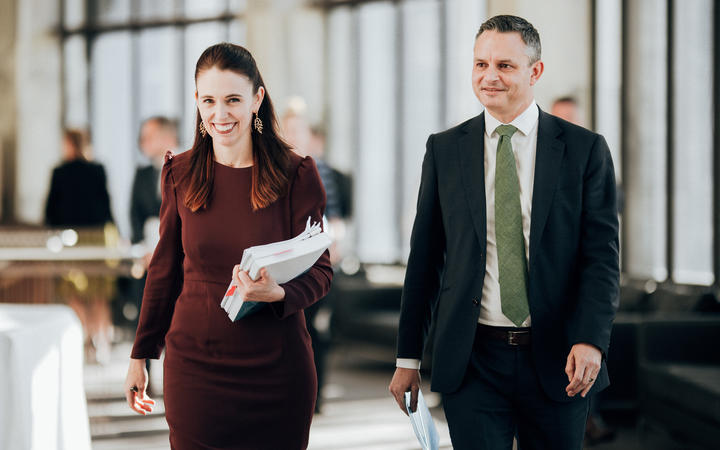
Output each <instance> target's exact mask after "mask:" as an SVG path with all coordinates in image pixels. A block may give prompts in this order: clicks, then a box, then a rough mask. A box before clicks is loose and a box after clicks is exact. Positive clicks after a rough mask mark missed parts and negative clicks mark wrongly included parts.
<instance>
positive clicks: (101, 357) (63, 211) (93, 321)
mask: <svg viewBox="0 0 720 450" xmlns="http://www.w3.org/2000/svg"><path fill="white" fill-rule="evenodd" d="M85 136H86V134H85V133H84V132H83V131H80V130H74V129H66V130H64V131H63V146H62V153H63V155H62V159H63V162H62V164H60V165H59V166H58V167H56V168H55V170H53V174H52V180H51V181H50V191H49V193H48V196H47V201H46V204H45V224H46V225H48V226H50V227H72V228H76V229H78V228H83V229H84V230H78V231H80V244H81V245H82V244H84V243H89V242H84V241H95V240H96V239H93V238H92V237H93V236H103V237H104V236H106V234H105V233H103V232H102V231H103V227H105V226H106V225H108V224H112V222H113V219H112V214H111V213H110V196H109V195H108V190H107V180H106V176H105V169H104V168H103V166H102V165H100V164H97V163H94V162H91V161H88V159H87V158H86V157H85V154H84V152H83V150H84V149H85V147H86V138H85ZM111 229H114V227H112V226H111V227H110V228H108V230H111ZM92 243H94V244H102V243H103V241H102V238H101V239H100V241H99V242H92ZM57 291H58V295H59V296H60V297H61V298H62V299H63V301H65V302H67V304H68V305H69V306H70V307H71V308H73V310H75V313H76V314H77V316H78V318H79V319H80V322H81V323H82V325H83V332H84V334H85V359H86V361H88V362H99V363H101V364H106V363H108V362H110V352H111V341H112V333H113V330H112V318H111V313H110V302H109V300H110V299H111V298H112V297H113V295H114V293H115V280H114V278H113V277H110V276H103V275H86V274H84V273H82V274H81V275H80V276H78V277H71V276H67V277H63V278H62V279H60V280H58V284H57Z"/></svg>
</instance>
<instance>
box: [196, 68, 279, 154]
mask: <svg viewBox="0 0 720 450" xmlns="http://www.w3.org/2000/svg"><path fill="white" fill-rule="evenodd" d="M196 84H197V91H196V92H195V99H196V100H197V106H198V110H199V111H200V117H201V118H202V121H203V124H204V125H205V129H206V130H207V132H208V133H209V134H210V136H211V137H212V139H213V144H214V145H221V146H225V147H230V146H233V144H236V143H238V142H241V140H242V139H243V138H247V137H249V136H250V133H251V129H250V126H251V123H252V120H253V113H256V112H257V111H258V109H260V104H261V103H262V100H263V97H264V96H265V90H264V89H263V87H262V86H260V87H259V88H258V90H257V92H253V85H252V82H251V81H250V79H249V78H248V77H246V76H245V75H241V74H239V73H237V72H233V71H231V70H220V69H218V68H217V67H212V68H210V69H208V70H205V71H203V72H200V74H199V75H198V77H197V83H196Z"/></svg>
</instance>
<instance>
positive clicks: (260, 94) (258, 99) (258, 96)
mask: <svg viewBox="0 0 720 450" xmlns="http://www.w3.org/2000/svg"><path fill="white" fill-rule="evenodd" d="M263 99H265V88H264V87H262V86H260V87H259V88H258V90H257V92H256V93H255V105H253V106H254V108H253V109H254V110H255V111H256V112H257V111H260V105H262V102H263Z"/></svg>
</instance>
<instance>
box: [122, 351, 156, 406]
mask: <svg viewBox="0 0 720 450" xmlns="http://www.w3.org/2000/svg"><path fill="white" fill-rule="evenodd" d="M147 383H148V373H147V370H146V369H145V360H144V359H132V358H131V359H130V366H128V373H127V377H126V378H125V399H126V400H127V402H128V405H130V408H131V409H132V410H133V411H135V412H136V413H138V414H142V415H143V416H144V415H147V413H150V412H152V410H153V407H154V406H155V401H154V400H152V399H151V398H150V397H148V396H147V394H146V393H145V390H146V388H147Z"/></svg>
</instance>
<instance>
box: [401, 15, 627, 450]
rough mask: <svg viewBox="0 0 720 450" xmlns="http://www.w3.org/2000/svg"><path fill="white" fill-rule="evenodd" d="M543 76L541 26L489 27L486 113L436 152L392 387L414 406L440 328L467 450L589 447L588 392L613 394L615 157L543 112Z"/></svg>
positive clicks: (421, 200) (452, 423) (506, 21)
mask: <svg viewBox="0 0 720 450" xmlns="http://www.w3.org/2000/svg"><path fill="white" fill-rule="evenodd" d="M543 68H544V66H543V63H542V61H540V38H539V36H538V33H537V31H536V30H535V28H534V27H533V26H532V25H531V24H530V23H528V22H527V21H526V20H524V19H522V18H519V17H514V16H496V17H493V18H491V19H489V20H488V21H487V22H485V23H484V24H483V25H482V26H481V27H480V30H479V31H478V34H477V36H476V40H475V47H474V66H473V72H472V84H473V90H474V91H475V95H476V96H477V98H478V100H480V102H481V103H482V104H483V105H484V106H485V112H484V113H483V114H480V115H479V116H477V117H475V118H473V119H470V120H469V121H467V122H465V123H463V124H460V125H458V126H457V127H455V128H451V129H449V130H447V131H444V132H442V133H438V134H434V135H431V136H430V138H429V139H428V142H427V152H426V154H425V159H424V162H423V169H422V178H421V183H420V193H419V197H418V204H417V215H416V218H415V225H414V227H413V233H412V237H411V250H410V257H409V259H408V266H407V273H406V277H405V286H404V289H403V294H402V309H401V315H400V326H399V332H398V351H397V357H398V361H397V369H396V372H395V375H394V376H393V379H392V381H391V383H390V392H391V393H392V395H393V396H394V397H395V399H396V401H397V402H398V404H399V405H400V407H401V409H403V410H404V406H403V395H404V393H405V392H407V391H410V392H411V393H412V405H411V409H412V408H414V407H415V405H416V401H417V400H416V398H417V391H418V388H419V384H420V376H419V370H418V368H419V363H420V361H419V360H420V358H421V355H422V354H423V341H424V338H425V336H426V334H427V333H426V332H427V329H428V325H429V323H430V322H431V318H432V325H433V329H434V333H431V335H433V336H434V338H433V339H434V340H433V360H432V390H434V391H437V392H440V393H442V394H443V397H442V398H443V406H444V410H445V415H446V417H447V420H448V425H449V428H450V437H451V439H452V442H453V446H454V448H455V449H456V450H462V449H493V450H494V449H500V448H507V449H510V448H511V445H512V441H513V437H514V436H517V437H518V440H519V445H520V447H521V448H522V449H532V448H546V449H554V450H557V449H580V448H581V446H582V440H583V430H584V426H585V419H586V416H587V408H588V406H587V397H586V396H587V395H588V394H592V393H594V392H597V391H599V390H601V389H603V388H605V387H606V386H607V385H608V384H609V380H608V376H607V369H606V367H605V362H604V360H605V358H604V355H605V354H606V353H607V350H608V344H609V340H610V330H611V325H612V321H613V318H614V315H615V311H616V309H617V298H618V283H619V268H618V240H617V239H618V221H617V213H616V208H615V182H614V174H613V166H612V161H611V158H610V152H609V150H608V148H607V144H606V143H605V140H604V139H603V138H602V137H601V136H599V135H597V134H594V133H592V132H590V131H588V130H586V129H584V128H580V127H578V126H575V125H572V124H570V123H567V122H564V121H562V120H559V119H557V118H555V117H553V116H551V115H549V114H546V113H545V112H543V111H540V110H539V108H538V107H537V105H536V104H535V101H534V96H533V86H534V85H535V83H536V82H537V81H538V79H539V78H540V76H541V75H542V73H543Z"/></svg>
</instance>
